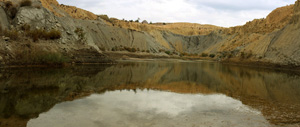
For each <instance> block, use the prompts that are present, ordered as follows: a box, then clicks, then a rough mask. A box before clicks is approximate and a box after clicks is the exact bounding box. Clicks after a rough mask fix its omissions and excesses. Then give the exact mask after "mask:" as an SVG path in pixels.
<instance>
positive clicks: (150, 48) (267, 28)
mask: <svg viewBox="0 0 300 127" xmlns="http://www.w3.org/2000/svg"><path fill="white" fill-rule="evenodd" d="M13 2H15V3H16V2H18V1H17V0H14V1H13ZM299 8H300V7H299V0H298V1H296V3H295V5H289V6H285V7H280V8H277V9H276V10H274V11H273V12H272V13H270V14H269V15H268V16H267V17H266V18H265V19H255V20H253V21H250V22H248V23H246V24H245V25H243V26H237V27H231V28H222V27H217V26H210V25H200V24H188V23H175V24H147V23H144V24H142V23H135V22H128V21H127V22H126V21H122V20H117V19H110V20H112V21H110V22H108V21H107V19H106V20H105V19H103V18H101V16H97V15H95V14H93V13H91V12H88V11H85V10H82V9H79V8H76V7H72V6H67V5H60V4H59V3H58V2H57V1H56V0H50V1H49V0H34V1H33V5H32V6H24V7H19V8H18V10H17V13H16V16H15V17H13V18H11V17H10V15H9V13H8V11H7V8H6V7H5V4H4V3H2V7H1V8H0V12H1V17H3V18H1V19H0V22H1V25H2V29H3V30H4V29H8V30H12V29H17V30H20V29H21V28H22V27H23V26H24V25H28V24H29V25H30V28H31V29H44V30H52V29H55V30H59V31H61V38H59V39H56V40H54V41H53V40H52V41H51V40H50V41H49V40H45V41H39V42H35V43H30V45H33V46H29V47H39V46H42V47H44V49H45V50H52V51H53V52H61V53H63V54H66V55H68V56H70V57H71V58H72V60H73V61H84V60H82V59H88V57H89V55H92V56H97V55H94V54H95V53H96V54H99V56H101V55H102V53H103V51H106V52H107V51H109V52H110V51H116V50H117V51H119V50H127V51H131V50H133V52H135V53H136V54H139V52H145V53H146V52H147V53H149V54H152V55H157V54H160V55H166V56H168V55H170V54H173V55H180V54H198V55H200V54H208V55H210V56H211V57H213V58H214V59H217V60H229V61H250V62H257V61H259V62H267V63H274V64H281V65H293V66H299V65H300V52H299V51H300V50H298V49H299V48H300V42H299V41H298V40H299V39H300V38H299V36H298V35H299V32H300V29H299V28H300V26H299V25H300V24H299V22H298V21H299V17H300V16H299V15H300V14H299ZM21 33H22V32H21ZM4 40H5V39H2V40H1V41H4ZM30 40H31V39H23V40H22V42H29V41H30ZM16 42H17V41H16ZM2 44H3V46H2V47H1V51H2V52H1V54H0V55H1V56H2V57H3V61H4V62H6V61H8V59H10V58H15V57H16V53H15V52H16V51H13V50H14V49H15V50H18V49H21V48H22V46H20V45H18V44H15V43H14V41H12V42H9V43H8V42H6V43H2ZM27 47H28V46H27ZM8 49H11V50H8ZM128 49H129V50H128ZM89 50H91V51H89ZM85 51H88V52H90V53H87V54H86V55H84V56H77V55H78V54H82V53H81V52H85ZM203 56H205V55H203ZM93 58H94V59H97V57H93Z"/></svg>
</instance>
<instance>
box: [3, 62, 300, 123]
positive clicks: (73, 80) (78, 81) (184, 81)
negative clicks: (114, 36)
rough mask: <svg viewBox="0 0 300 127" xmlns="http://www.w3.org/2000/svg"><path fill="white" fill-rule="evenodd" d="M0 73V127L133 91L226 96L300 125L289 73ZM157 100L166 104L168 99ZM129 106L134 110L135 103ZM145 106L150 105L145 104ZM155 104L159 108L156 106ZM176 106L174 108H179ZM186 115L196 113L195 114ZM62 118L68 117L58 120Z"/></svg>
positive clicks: (161, 67)
mask: <svg viewBox="0 0 300 127" xmlns="http://www.w3.org/2000/svg"><path fill="white" fill-rule="evenodd" d="M0 71H1V72H0V126H26V125H27V122H28V121H29V120H30V119H35V118H37V119H41V118H43V116H44V115H46V114H47V113H45V114H41V113H43V112H47V111H49V110H50V109H51V108H53V106H55V105H56V104H58V103H61V102H65V101H71V102H66V103H62V104H58V105H57V106H55V107H54V109H53V110H52V109H51V110H50V111H49V112H48V113H52V112H53V111H55V109H57V107H59V106H60V105H68V104H69V106H68V107H69V108H70V109H72V106H73V105H74V106H75V103H76V105H80V104H81V102H82V101H83V100H85V99H82V100H75V99H79V98H82V97H87V96H89V95H91V94H93V95H92V96H91V97H88V98H86V99H88V100H93V99H99V98H102V99H103V97H104V98H106V100H107V101H109V100H110V99H109V97H108V95H112V94H114V96H117V95H118V94H122V93H124V94H129V95H130V93H132V92H130V93H126V92H124V91H123V92H121V93H118V92H114V91H116V90H126V89H127V90H133V91H137V94H136V95H141V94H146V93H144V92H141V91H138V89H141V90H144V91H145V90H146V89H148V90H150V91H151V90H152V91H151V92H150V93H153V94H156V95H159V94H165V92H159V91H169V92H166V93H168V94H171V95H173V94H174V95H173V96H179V95H180V96H185V97H186V96H189V97H188V98H191V99H185V100H187V101H188V100H193V99H194V98H196V97H198V96H203V97H204V98H205V97H209V96H204V95H203V94H206V95H210V96H214V95H216V94H217V95H219V94H223V95H226V96H227V97H226V98H225V99H224V100H228V99H231V98H235V99H237V100H240V101H241V102H242V103H243V104H244V105H248V106H250V107H252V108H254V109H256V110H258V111H261V113H262V115H263V116H264V117H265V119H267V120H268V121H269V122H270V123H272V124H283V125H286V124H288V125H299V124H300V115H299V114H300V84H299V82H300V76H299V75H297V74H292V73H286V72H276V71H272V70H263V69H260V70H257V69H251V68H244V67H235V66H228V65H222V64H219V63H213V62H186V61H185V62H184V61H161V62H158V61H147V62H146V61H140V62H130V61H129V62H122V63H119V64H117V65H113V66H104V67H103V66H101V67H99V66H78V67H69V68H63V69H59V68H57V69H37V68H36V69H3V70H0ZM105 91H111V92H106V93H105V94H103V95H99V96H96V95H95V94H94V93H98V94H101V93H104V92H105ZM172 92H173V93H172ZM175 93H180V94H175ZM185 94H187V95H185ZM132 96H133V95H132ZM136 97H137V96H133V97H132V98H136ZM230 97H231V98H230ZM179 98H180V97H179ZM120 99H122V98H120ZM123 99H128V98H123ZM137 99H138V98H137ZM140 99H141V98H140ZM144 99H146V100H147V98H144ZM161 99H162V100H165V101H166V102H169V101H168V99H169V98H168V99H166V98H163V97H162V98H161ZM202 99H203V98H202ZM232 100H233V99H232ZM144 102H145V101H144ZM199 102H201V100H200V99H199ZM73 103H74V104H73ZM107 103H108V102H107ZM132 103H133V102H132ZM134 103H135V104H137V103H138V101H137V102H134ZM147 103H151V101H149V100H148V101H147ZM160 103H162V102H159V103H157V104H160ZM178 103H179V104H181V103H180V102H178ZM195 103H196V102H195ZM197 103H198V102H197ZM218 103H221V102H218ZM101 104H103V103H101ZM176 104H177V103H175V105H174V106H178V105H176ZM82 106H84V105H82ZM102 106H103V105H102ZM121 106H122V105H121ZM186 106H188V105H186ZM232 106H233V107H234V105H232ZM74 108H76V107H74ZM89 108H91V107H89ZM95 108H96V107H95ZM185 108H188V107H185ZM190 109H191V110H194V111H196V109H195V108H190ZM39 115H40V116H39ZM64 115H67V114H61V116H64ZM135 115H138V114H135ZM217 116H219V115H217ZM187 117H190V116H189V115H188V116H187ZM206 117H207V116H206ZM138 118H139V117H138ZM166 118H168V117H166ZM201 119H202V118H201ZM82 120H85V119H83V118H82ZM132 120H134V117H132ZM182 120H183V118H182ZM188 120H191V118H189V119H188ZM49 121H51V120H49ZM178 121H180V120H178ZM181 122H182V124H183V123H187V122H185V121H181ZM225 122H226V121H225Z"/></svg>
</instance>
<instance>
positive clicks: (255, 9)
mask: <svg viewBox="0 0 300 127" xmlns="http://www.w3.org/2000/svg"><path fill="white" fill-rule="evenodd" d="M294 1H295V0H226V1H225V0H209V1H208V0H76V1H75V0H58V2H59V3H61V4H66V5H73V6H77V7H79V8H83V9H86V10H89V11H91V12H94V13H96V14H107V15H108V16H110V17H115V18H119V19H123V18H125V19H128V20H130V19H133V20H135V19H137V18H141V19H142V20H144V19H145V20H148V21H152V22H192V23H201V24H213V25H218V26H226V27H228V26H236V25H242V24H244V23H246V22H247V21H251V20H253V19H255V18H263V17H266V16H267V15H268V13H270V12H271V11H272V10H274V9H275V8H277V7H280V6H285V5H288V4H293V3H294Z"/></svg>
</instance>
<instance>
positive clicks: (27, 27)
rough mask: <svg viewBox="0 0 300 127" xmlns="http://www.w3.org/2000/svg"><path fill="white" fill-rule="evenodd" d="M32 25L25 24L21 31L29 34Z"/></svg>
mask: <svg viewBox="0 0 300 127" xmlns="http://www.w3.org/2000/svg"><path fill="white" fill-rule="evenodd" d="M30 27H31V26H30V25H29V24H27V23H26V24H23V25H22V26H21V30H23V31H25V32H28V31H30Z"/></svg>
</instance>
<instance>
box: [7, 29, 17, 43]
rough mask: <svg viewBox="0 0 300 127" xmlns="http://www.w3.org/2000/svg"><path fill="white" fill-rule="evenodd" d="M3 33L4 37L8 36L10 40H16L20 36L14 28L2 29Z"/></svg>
mask: <svg viewBox="0 0 300 127" xmlns="http://www.w3.org/2000/svg"><path fill="white" fill-rule="evenodd" d="M3 35H4V36H6V37H9V38H10V39H11V40H18V39H19V37H20V34H19V32H18V31H17V30H16V29H12V30H6V29H5V30H4V31H3Z"/></svg>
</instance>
